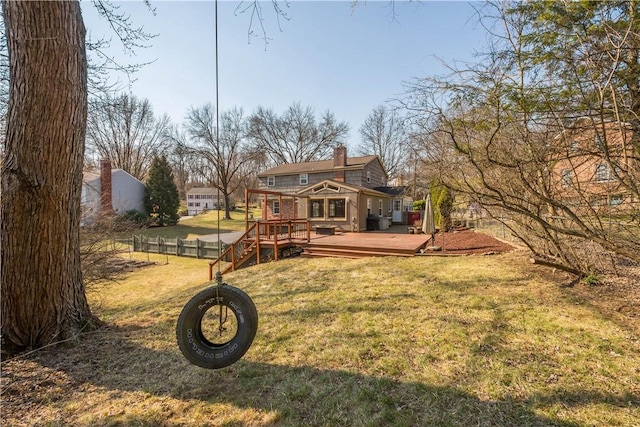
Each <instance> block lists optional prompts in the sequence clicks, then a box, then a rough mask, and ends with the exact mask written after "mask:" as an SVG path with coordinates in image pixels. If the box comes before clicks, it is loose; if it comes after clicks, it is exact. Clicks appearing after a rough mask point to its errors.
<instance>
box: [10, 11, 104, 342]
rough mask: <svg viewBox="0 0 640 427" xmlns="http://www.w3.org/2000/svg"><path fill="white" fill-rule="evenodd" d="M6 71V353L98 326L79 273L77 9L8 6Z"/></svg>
mask: <svg viewBox="0 0 640 427" xmlns="http://www.w3.org/2000/svg"><path fill="white" fill-rule="evenodd" d="M2 7H3V11H4V19H5V25H6V37H7V43H8V51H9V63H10V94H9V106H8V114H7V130H6V147H5V161H4V164H3V165H2V201H1V216H2V217H1V219H0V222H1V229H2V237H1V240H2V247H1V249H0V253H1V262H2V266H1V267H2V268H1V273H0V276H1V291H2V302H1V306H2V321H1V324H2V341H3V344H4V347H5V348H4V349H3V352H4V351H6V350H7V349H8V348H9V349H14V351H15V350H20V349H32V348H38V347H41V346H44V345H47V344H50V343H53V342H57V341H61V340H65V339H69V338H72V337H75V336H76V335H77V334H78V332H79V331H80V330H82V328H83V327H85V326H86V325H87V323H88V322H89V321H91V320H92V316H91V311H90V309H89V306H88V303H87V299H86V295H85V290H84V285H83V282H82V273H81V266H80V241H79V229H80V197H81V188H82V159H83V155H84V140H85V132H86V117H87V59H86V51H85V27H84V24H83V21H82V16H81V11H80V4H79V3H78V2H77V1H40V2H38V1H6V0H5V1H3V4H2Z"/></svg>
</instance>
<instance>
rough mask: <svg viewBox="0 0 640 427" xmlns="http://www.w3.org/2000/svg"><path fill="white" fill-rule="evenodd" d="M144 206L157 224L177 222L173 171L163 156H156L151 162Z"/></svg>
mask: <svg viewBox="0 0 640 427" xmlns="http://www.w3.org/2000/svg"><path fill="white" fill-rule="evenodd" d="M144 207H145V209H146V211H147V213H148V214H149V215H151V216H152V217H154V218H156V220H157V224H158V225H171V224H175V223H176V222H178V208H179V207H180V198H179V196H178V188H177V187H176V183H175V181H174V179H173V171H172V170H171V166H169V162H167V158H166V157H165V156H160V157H158V156H156V157H154V159H153V162H152V163H151V167H150V169H149V178H148V179H147V184H146V188H145V194H144Z"/></svg>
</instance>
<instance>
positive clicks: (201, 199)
mask: <svg viewBox="0 0 640 427" xmlns="http://www.w3.org/2000/svg"><path fill="white" fill-rule="evenodd" d="M218 196H219V194H218V189H216V188H209V187H194V188H192V189H191V190H189V191H187V214H188V215H198V214H199V213H202V212H203V211H205V210H209V209H218V206H222V205H224V199H218Z"/></svg>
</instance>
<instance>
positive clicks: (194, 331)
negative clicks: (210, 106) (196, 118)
mask: <svg viewBox="0 0 640 427" xmlns="http://www.w3.org/2000/svg"><path fill="white" fill-rule="evenodd" d="M215 44H216V53H215V64H216V65H215V66H216V82H215V87H216V143H217V144H218V152H219V151H220V147H219V144H220V138H219V129H220V126H219V122H220V114H219V111H220V109H219V86H218V1H217V0H216V1H215ZM218 200H220V189H219V188H218ZM221 247H222V242H221V240H220V214H219V213H218V248H221ZM257 330H258V312H257V310H256V306H255V304H254V303H253V301H252V300H251V298H250V297H249V295H247V294H246V293H245V292H243V291H242V290H241V289H238V288H236V287H234V286H231V285H229V284H227V283H225V282H223V281H222V272H221V271H220V263H218V271H217V273H216V277H215V285H213V286H211V287H208V288H206V289H204V290H202V291H200V292H199V293H198V294H197V295H195V296H194V297H193V298H191V299H190V300H189V302H187V304H186V305H185V306H184V308H183V309H182V312H181V313H180V316H179V317H178V323H177V325H176V338H177V340H178V347H179V348H180V351H181V352H182V354H183V355H184V357H185V358H186V359H187V360H188V361H189V362H191V363H193V364H194V365H196V366H200V367H202V368H206V369H220V368H224V367H226V366H229V365H231V364H233V363H235V362H237V361H238V360H240V358H241V357H242V356H244V354H245V353H246V352H247V350H249V347H251V343H252V342H253V338H254V337H255V336H256V332H257Z"/></svg>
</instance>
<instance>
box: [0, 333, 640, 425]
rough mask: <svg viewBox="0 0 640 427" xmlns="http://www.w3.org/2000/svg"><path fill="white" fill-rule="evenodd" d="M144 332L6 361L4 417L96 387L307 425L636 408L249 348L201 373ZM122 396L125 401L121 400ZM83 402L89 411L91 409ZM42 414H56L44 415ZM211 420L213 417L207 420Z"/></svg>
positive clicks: (144, 421)
mask: <svg viewBox="0 0 640 427" xmlns="http://www.w3.org/2000/svg"><path fill="white" fill-rule="evenodd" d="M142 332H144V334H141V333H142ZM148 332H149V331H148V330H147V331H144V329H140V328H137V327H135V325H134V326H131V327H128V328H111V329H109V330H107V331H105V332H103V333H99V334H95V335H93V336H86V337H84V338H83V339H82V341H81V342H80V343H78V344H74V345H73V346H71V347H68V348H51V349H47V350H43V351H40V352H37V353H34V354H33V355H31V356H29V357H26V358H22V359H21V358H18V359H15V360H11V361H8V362H6V363H3V380H2V384H3V401H4V403H3V406H4V407H5V410H4V412H5V415H6V414H11V413H13V417H15V419H17V420H20V419H21V418H20V417H23V416H28V415H29V414H28V413H23V412H24V411H32V410H33V408H34V405H33V403H34V402H42V401H47V402H58V403H57V406H56V407H58V408H65V407H66V405H67V404H70V403H71V402H73V401H74V400H77V399H78V398H80V399H81V398H82V395H83V393H84V392H83V390H84V389H86V388H92V387H93V388H95V387H98V388H99V389H104V390H107V393H108V395H109V396H110V397H111V398H112V399H118V398H119V397H120V396H122V395H123V393H129V392H134V393H135V392H138V393H144V394H146V395H148V396H150V397H151V398H153V397H171V398H173V399H177V400H180V401H182V402H186V403H187V406H188V405H192V404H193V405H197V404H201V403H205V404H211V405H215V404H231V405H233V406H234V407H235V408H239V410H243V409H250V410H253V411H258V412H261V413H265V412H266V413H275V414H276V415H275V419H276V421H275V423H276V424H278V425H304V426H314V425H371V426H382V425H384V426H387V425H388V426H430V425H437V426H466V425H470V424H473V425H479V426H516V425H517V426H551V425H553V426H562V427H572V426H578V425H579V424H578V423H575V422H571V421H566V420H562V419H561V418H559V417H558V418H549V417H546V416H543V415H540V414H539V413H538V412H537V410H538V409H540V408H544V407H548V406H553V405H562V406H563V407H565V408H566V407H572V406H582V405H589V404H606V405H613V406H616V407H632V408H638V407H639V406H640V396H639V395H637V394H631V393H630V394H627V395H614V394H603V393H600V392H596V391H589V390H560V391H559V390H555V391H552V392H550V393H548V394H533V395H531V396H529V397H528V398H527V399H524V400H517V399H511V398H505V399H501V400H494V401H489V400H481V399H479V398H478V397H476V396H474V395H471V394H469V393H468V392H465V391H462V390H460V389H458V388H456V387H455V385H451V386H432V385H429V384H426V383H420V382H404V381H402V380H399V379H390V378H385V377H376V376H369V375H363V374H360V373H355V372H349V371H346V370H341V369H319V368H315V367H313V366H295V367H294V366H285V365H277V364H269V363H263V362H255V361H251V357H252V355H251V350H249V353H248V354H247V355H246V357H245V359H243V360H241V361H239V362H237V363H236V364H235V365H232V366H231V367H228V368H225V369H222V370H205V369H202V368H198V367H195V366H192V365H189V364H188V362H187V361H186V360H185V359H184V358H183V357H182V355H181V354H180V352H179V350H178V349H177V347H176V348H175V349H171V348H170V349H153V348H148V347H146V346H145V345H146V342H145V341H144V339H145V337H147V336H148ZM165 341H166V340H165ZM149 345H153V344H151V343H149ZM57 379H58V380H59V381H58V380H57ZM142 399H143V400H144V399H145V398H144V397H143V398H142ZM127 401H131V398H128V400H127V399H123V402H127ZM94 404H96V405H99V404H100V402H97V403H96V402H94ZM123 405H124V403H123ZM36 406H37V405H36ZM89 406H90V405H89ZM183 406H184V405H183ZM86 409H87V413H89V414H91V408H90V407H87V408H86ZM60 411H64V409H61V410H60ZM175 415H176V414H175V412H174V409H172V408H171V405H170V404H168V407H167V408H166V409H165V410H164V412H163V411H160V412H155V413H153V414H147V415H140V414H139V412H132V411H130V409H129V408H128V406H127V407H123V408H121V411H120V412H119V413H118V414H115V415H107V416H106V418H105V417H104V416H101V417H100V418H98V416H97V415H95V416H94V415H91V416H89V417H88V418H85V420H86V421H84V420H83V421H82V422H80V421H79V420H74V419H73V416H74V415H71V414H65V413H57V414H55V417H57V418H58V419H67V420H68V422H69V423H71V424H73V425H131V424H135V425H165V426H173V425H183V422H181V421H178V420H176V419H175ZM47 416H53V415H51V413H50V412H49V413H47ZM92 417H93V418H92ZM9 421H10V420H9ZM41 421H42V419H41ZM211 423H212V424H216V423H215V421H213V420H211ZM9 424H11V423H9ZM63 424H64V423H63ZM237 424H241V422H240V421H238V422H237ZM52 425H55V424H52ZM227 425H228V424H227Z"/></svg>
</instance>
